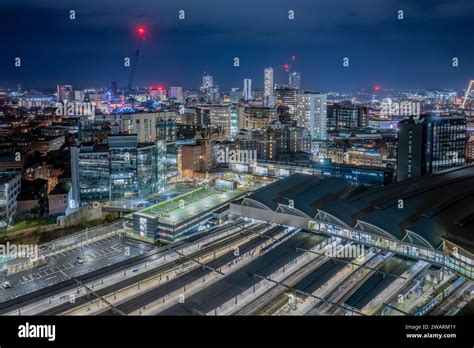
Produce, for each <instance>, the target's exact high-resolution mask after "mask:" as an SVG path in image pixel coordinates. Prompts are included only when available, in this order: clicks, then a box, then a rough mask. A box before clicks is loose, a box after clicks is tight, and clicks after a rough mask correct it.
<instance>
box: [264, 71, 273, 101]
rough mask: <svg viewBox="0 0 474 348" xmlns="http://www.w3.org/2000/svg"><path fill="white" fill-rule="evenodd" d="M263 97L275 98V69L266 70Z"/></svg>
mask: <svg viewBox="0 0 474 348" xmlns="http://www.w3.org/2000/svg"><path fill="white" fill-rule="evenodd" d="M263 95H264V97H265V98H267V97H272V96H273V69H272V68H266V69H265V73H264V87H263Z"/></svg>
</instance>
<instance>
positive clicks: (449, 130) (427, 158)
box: [397, 115, 467, 181]
mask: <svg viewBox="0 0 474 348" xmlns="http://www.w3.org/2000/svg"><path fill="white" fill-rule="evenodd" d="M466 144H467V135H466V119H465V118H464V117H458V116H438V115H424V116H422V117H421V118H420V119H415V118H413V117H409V118H408V119H404V120H402V121H401V122H400V123H399V130H398V161H397V181H402V180H405V179H410V178H413V177H416V176H421V175H425V174H429V173H437V172H439V171H442V170H445V169H449V168H453V167H459V166H462V165H464V164H465V163H466V157H465V156H466Z"/></svg>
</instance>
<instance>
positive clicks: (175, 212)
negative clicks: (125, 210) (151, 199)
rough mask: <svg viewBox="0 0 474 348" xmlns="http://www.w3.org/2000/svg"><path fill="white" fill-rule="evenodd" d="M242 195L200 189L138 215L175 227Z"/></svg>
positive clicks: (142, 211) (235, 192) (239, 193)
mask: <svg viewBox="0 0 474 348" xmlns="http://www.w3.org/2000/svg"><path fill="white" fill-rule="evenodd" d="M241 195H243V193H242V192H238V191H225V192H219V191H215V190H211V189H205V188H200V189H197V190H194V191H191V192H188V193H185V194H183V195H180V196H177V197H174V198H173V199H170V200H168V201H165V202H162V203H159V204H156V205H154V206H152V207H149V208H146V209H144V210H141V211H139V212H138V213H137V214H139V215H144V216H149V217H153V218H155V217H158V218H159V219H158V221H159V222H161V223H163V224H167V225H171V226H175V225H178V224H180V223H182V222H184V221H186V220H189V219H190V218H193V217H195V216H198V215H201V214H203V213H205V212H207V211H209V210H213V209H215V208H217V207H219V206H220V205H222V204H224V203H228V202H230V201H232V200H234V199H236V198H238V197H239V196H241Z"/></svg>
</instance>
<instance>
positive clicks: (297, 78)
mask: <svg viewBox="0 0 474 348" xmlns="http://www.w3.org/2000/svg"><path fill="white" fill-rule="evenodd" d="M288 85H289V86H290V88H292V89H296V90H298V91H299V90H301V74H300V73H298V72H292V73H290V75H289V77H288Z"/></svg>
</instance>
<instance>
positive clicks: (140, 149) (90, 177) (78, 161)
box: [71, 134, 167, 208]
mask: <svg viewBox="0 0 474 348" xmlns="http://www.w3.org/2000/svg"><path fill="white" fill-rule="evenodd" d="M166 171H167V166H166V142H165V141H164V140H157V141H156V142H152V143H138V138H137V136H136V135H134V134H132V135H114V136H112V135H109V137H108V143H107V145H93V144H87V143H83V144H80V145H78V146H71V181H72V197H73V202H72V204H71V207H75V208H77V207H79V206H81V205H90V204H92V203H94V202H104V201H107V200H111V199H116V198H122V197H140V198H143V197H146V196H148V195H151V194H154V193H158V192H162V191H163V190H164V189H165V188H166V182H167V177H166Z"/></svg>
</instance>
